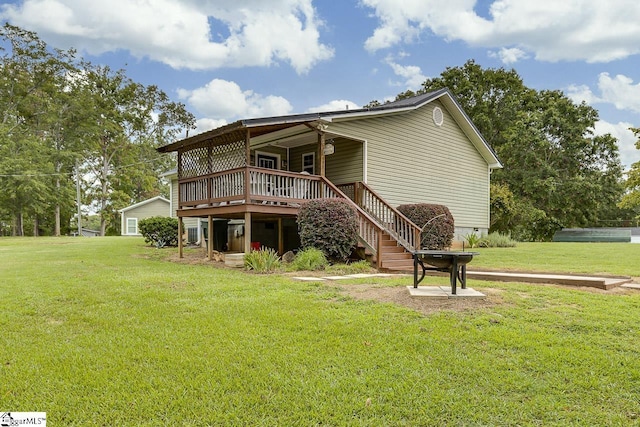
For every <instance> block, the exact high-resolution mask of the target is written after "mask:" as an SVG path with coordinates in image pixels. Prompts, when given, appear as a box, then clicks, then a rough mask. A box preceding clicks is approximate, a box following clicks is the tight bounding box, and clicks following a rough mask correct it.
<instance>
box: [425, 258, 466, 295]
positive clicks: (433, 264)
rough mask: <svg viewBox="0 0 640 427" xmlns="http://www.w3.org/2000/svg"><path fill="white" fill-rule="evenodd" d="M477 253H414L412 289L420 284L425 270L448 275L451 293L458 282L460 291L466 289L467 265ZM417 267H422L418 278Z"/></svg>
mask: <svg viewBox="0 0 640 427" xmlns="http://www.w3.org/2000/svg"><path fill="white" fill-rule="evenodd" d="M474 255H478V253H477V252H456V251H426V250H425V251H415V252H414V253H413V287H414V288H417V287H418V284H419V283H420V282H422V280H423V279H424V276H425V274H426V272H427V270H435V271H443V272H448V273H449V281H450V282H451V293H452V294H453V295H455V294H456V286H457V283H458V281H460V284H461V286H462V289H466V288H467V264H468V263H469V262H471V260H472V259H473V256H474ZM418 266H420V267H422V275H421V276H420V277H419V278H418Z"/></svg>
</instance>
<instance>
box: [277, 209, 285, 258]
mask: <svg viewBox="0 0 640 427" xmlns="http://www.w3.org/2000/svg"><path fill="white" fill-rule="evenodd" d="M278 253H279V254H280V255H282V254H284V233H283V230H282V218H281V217H278Z"/></svg>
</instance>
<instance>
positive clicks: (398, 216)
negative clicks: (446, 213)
mask: <svg viewBox="0 0 640 427" xmlns="http://www.w3.org/2000/svg"><path fill="white" fill-rule="evenodd" d="M338 187H339V188H340V189H341V190H342V192H343V193H344V194H348V195H349V196H350V197H351V198H352V200H353V201H354V203H355V204H356V205H358V206H359V207H360V208H361V209H362V210H363V211H364V212H366V213H368V214H369V215H370V216H372V217H373V218H374V219H375V220H376V221H377V222H378V224H379V225H381V226H382V227H383V228H384V229H385V231H386V232H387V233H389V234H390V235H391V236H392V237H393V238H394V239H395V240H396V241H397V242H398V243H399V244H400V245H402V247H404V248H405V249H406V250H407V251H409V252H414V251H416V250H419V249H420V233H421V232H422V230H421V229H420V227H418V226H417V225H416V224H414V223H413V222H412V221H411V220H410V219H409V218H407V217H406V216H404V215H403V214H402V213H401V212H400V211H398V210H397V209H396V208H394V207H393V206H391V205H390V204H389V203H387V201H386V200H384V199H383V198H382V197H380V196H379V195H378V194H377V193H376V192H375V191H374V190H373V189H372V188H371V187H369V186H368V185H367V184H365V183H364V182H354V183H349V184H342V185H339V186H338Z"/></svg>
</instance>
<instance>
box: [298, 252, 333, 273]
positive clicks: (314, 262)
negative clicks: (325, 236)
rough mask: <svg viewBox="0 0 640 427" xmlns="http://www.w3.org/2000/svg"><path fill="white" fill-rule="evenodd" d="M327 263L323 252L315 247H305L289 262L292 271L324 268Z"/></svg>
mask: <svg viewBox="0 0 640 427" xmlns="http://www.w3.org/2000/svg"><path fill="white" fill-rule="evenodd" d="M328 265H329V261H327V257H326V256H325V255H324V252H322V251H321V250H320V249H316V248H307V249H305V250H303V251H300V252H298V254H297V255H296V257H295V258H294V260H293V262H292V263H291V269H292V270H294V271H302V270H307V271H316V270H324V269H325V268H326V267H327V266H328Z"/></svg>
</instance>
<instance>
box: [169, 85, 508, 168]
mask: <svg viewBox="0 0 640 427" xmlns="http://www.w3.org/2000/svg"><path fill="white" fill-rule="evenodd" d="M436 99H437V100H440V102H441V103H442V104H443V105H444V107H445V108H446V109H447V111H448V112H449V114H451V115H452V117H453V118H454V120H455V121H456V123H457V124H458V126H459V127H460V128H461V129H462V131H463V132H464V134H465V135H466V136H467V138H469V140H470V141H471V143H472V144H473V145H474V146H475V147H476V149H477V150H478V152H480V154H481V155H482V157H483V158H484V160H485V161H486V162H487V164H488V165H489V167H490V168H491V169H496V168H501V167H502V164H501V163H500V160H499V159H498V156H497V155H496V153H495V151H494V150H493V148H492V147H491V146H490V145H489V143H488V142H487V141H486V140H485V139H484V137H483V136H482V135H481V134H480V131H479V130H478V129H477V128H476V126H475V125H474V124H473V122H472V121H471V119H470V118H469V116H468V115H467V114H466V113H465V112H464V111H463V109H462V107H461V106H460V104H459V103H458V101H456V99H455V97H454V96H453V94H452V93H451V91H449V89H447V88H444V89H440V90H436V91H433V92H428V93H424V94H421V95H417V96H413V97H410V98H405V99H400V100H397V101H393V102H388V103H385V104H382V105H379V106H377V107H371V108H360V109H356V110H342V111H327V112H319V113H308V114H293V115H287V116H276V117H262V118H254V119H245V120H239V121H237V122H235V123H232V124H229V125H225V126H222V127H219V128H216V129H212V130H210V131H208V132H204V133H202V134H198V135H195V136H192V137H190V138H185V139H183V140H181V141H177V142H174V143H173V144H169V145H166V146H164V147H160V148H159V149H158V151H160V152H163V153H165V152H171V151H178V150H180V149H185V148H188V147H189V146H193V145H196V144H200V143H203V142H204V141H207V140H212V139H214V138H215V139H219V138H224V137H225V136H227V137H228V136H229V135H235V138H241V137H242V135H250V136H251V137H258V136H261V135H266V134H268V133H271V132H277V131H283V130H285V129H288V128H293V127H296V126H299V125H302V124H318V123H322V122H325V123H331V122H338V121H348V120H359V119H363V118H370V117H377V116H386V115H393V114H402V113H404V112H409V111H414V110H416V109H419V108H421V107H423V106H425V105H427V104H429V103H430V102H433V101H434V100H436Z"/></svg>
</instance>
